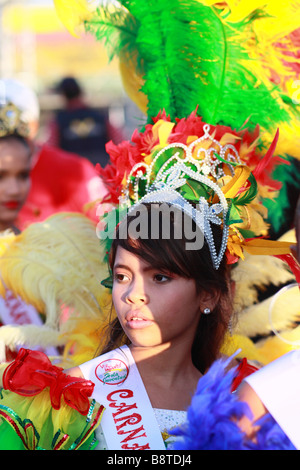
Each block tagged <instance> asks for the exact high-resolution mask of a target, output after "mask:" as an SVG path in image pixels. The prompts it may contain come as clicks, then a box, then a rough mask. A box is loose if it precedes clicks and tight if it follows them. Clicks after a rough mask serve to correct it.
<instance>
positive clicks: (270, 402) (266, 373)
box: [244, 350, 300, 450]
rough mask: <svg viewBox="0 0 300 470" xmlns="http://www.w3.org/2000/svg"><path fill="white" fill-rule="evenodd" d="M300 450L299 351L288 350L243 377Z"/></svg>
mask: <svg viewBox="0 0 300 470" xmlns="http://www.w3.org/2000/svg"><path fill="white" fill-rule="evenodd" d="M244 380H245V381H246V382H247V383H248V384H249V385H250V386H251V387H252V388H253V390H254V391H255V392H256V393H257V395H258V396H259V398H260V399H261V401H262V402H263V404H264V405H265V407H266V408H267V409H268V411H269V412H270V413H271V415H272V416H273V417H274V419H275V420H276V421H277V423H278V424H279V426H280V427H281V428H282V429H283V431H284V432H285V434H286V435H287V436H288V437H289V439H290V440H291V441H292V443H293V444H294V446H295V447H296V448H297V449H298V450H299V449H300V407H299V396H300V351H299V350H296V351H291V352H289V353H287V354H285V355H283V356H281V357H279V358H278V359H276V360H275V361H273V362H270V363H269V364H268V365H266V366H264V367H262V368H261V369H260V370H258V371H257V372H254V374H251V375H249V376H248V377H246V378H245V379H244Z"/></svg>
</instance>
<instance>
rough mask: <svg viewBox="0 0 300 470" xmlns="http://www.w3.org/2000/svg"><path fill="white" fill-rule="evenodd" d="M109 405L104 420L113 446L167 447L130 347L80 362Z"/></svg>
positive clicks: (100, 400)
mask: <svg viewBox="0 0 300 470" xmlns="http://www.w3.org/2000/svg"><path fill="white" fill-rule="evenodd" d="M80 369H81V371H82V373H83V375H84V377H85V378H86V379H88V380H91V381H92V382H94V384H95V388H94V392H93V398H95V400H97V402H98V403H100V404H101V405H103V406H104V407H105V411H104V413H103V418H102V421H101V426H102V430H103V433H104V436H105V439H106V443H107V446H108V449H109V450H141V449H143V450H144V449H154V450H165V449H166V448H165V445H164V441H163V438H162V435H161V432H160V430H159V427H158V423H157V421H156V418H155V416H154V412H153V408H152V405H151V403H150V400H149V397H148V395H147V392H146V389H145V387H144V384H143V382H142V378H141V376H140V374H139V371H138V368H137V366H136V364H135V361H134V359H133V357H132V354H131V352H130V349H129V348H128V347H127V346H122V347H121V348H120V349H115V350H113V351H111V352H108V353H106V354H103V355H102V356H99V357H97V358H96V359H92V360H91V361H88V362H86V363H85V364H82V365H81V366H80Z"/></svg>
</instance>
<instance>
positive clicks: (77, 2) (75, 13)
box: [54, 0, 94, 37]
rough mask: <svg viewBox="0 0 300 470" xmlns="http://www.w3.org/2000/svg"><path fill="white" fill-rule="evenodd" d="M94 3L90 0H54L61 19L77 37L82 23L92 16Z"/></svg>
mask: <svg viewBox="0 0 300 470" xmlns="http://www.w3.org/2000/svg"><path fill="white" fill-rule="evenodd" d="M93 3H94V2H92V1H89V0H54V6H55V8H56V12H57V15H58V17H59V19H60V20H61V22H62V23H63V24H64V25H65V27H66V28H67V29H68V31H69V32H70V33H71V34H72V35H73V36H75V37H78V36H79V31H80V29H81V25H82V23H83V22H84V21H85V20H88V19H89V18H90V17H91V11H92V4H93Z"/></svg>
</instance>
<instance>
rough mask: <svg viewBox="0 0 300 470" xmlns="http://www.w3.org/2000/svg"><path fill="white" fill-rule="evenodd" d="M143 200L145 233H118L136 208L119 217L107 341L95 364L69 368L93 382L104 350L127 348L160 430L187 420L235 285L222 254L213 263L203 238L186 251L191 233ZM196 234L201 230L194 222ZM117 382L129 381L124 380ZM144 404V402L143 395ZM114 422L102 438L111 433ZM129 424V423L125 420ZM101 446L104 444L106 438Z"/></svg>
mask: <svg viewBox="0 0 300 470" xmlns="http://www.w3.org/2000/svg"><path fill="white" fill-rule="evenodd" d="M145 207H146V217H145V218H144V219H143V222H142V223H143V224H144V227H147V230H146V231H145V233H144V238H134V236H130V235H128V237H126V238H121V237H120V236H119V235H120V233H121V232H122V231H123V232H124V228H123V225H125V224H126V229H127V231H128V233H129V234H130V232H133V229H132V227H133V225H134V224H135V222H136V220H137V219H138V217H139V215H138V216H136V215H135V216H131V215H129V216H128V218H127V219H126V220H125V221H122V222H121V226H119V229H118V231H117V234H116V238H115V239H114V240H113V243H112V248H111V253H110V267H111V271H112V276H113V288H112V300H113V304H114V308H115V311H116V314H117V316H116V318H114V319H113V321H112V322H111V323H110V325H109V328H108V340H107V343H106V344H105V346H104V347H103V349H102V351H101V355H100V358H97V359H95V360H93V361H92V364H93V365H92V366H91V365H90V364H87V365H82V366H80V368H76V369H75V370H74V369H72V370H69V371H68V374H70V375H77V376H81V377H84V378H86V379H89V380H91V381H93V382H96V383H98V382H99V364H100V363H101V362H102V361H103V360H104V359H103V356H102V354H105V353H107V352H109V351H114V350H115V349H116V348H118V347H120V346H122V345H124V344H125V345H128V349H127V348H126V350H125V356H124V357H126V354H130V356H131V357H132V358H133V361H134V362H135V364H136V366H137V369H138V372H139V375H140V377H141V384H143V387H144V388H145V390H146V392H147V395H148V397H149V401H150V404H151V406H149V412H151V413H152V407H153V408H154V414H155V416H156V419H157V420H158V422H159V426H160V429H161V431H163V432H165V433H166V432H167V430H168V429H170V425H171V424H172V423H173V425H176V424H177V425H178V424H179V423H180V422H184V420H185V419H186V413H185V411H186V409H187V407H188V405H189V403H190V400H191V397H192V396H193V394H194V392H195V390H196V386H197V383H198V381H199V379H200V377H201V376H202V374H203V373H205V371H206V370H207V369H208V367H209V366H210V365H211V364H212V362H213V361H214V360H215V359H217V358H218V357H220V347H221V345H222V343H223V340H224V335H225V333H226V331H227V329H228V324H229V321H230V318H231V316H232V292H231V284H230V273H229V268H228V266H227V264H226V261H225V260H223V262H222V263H221V266H220V268H219V269H218V270H215V269H214V268H213V266H212V263H211V261H210V253H209V248H208V245H207V243H205V244H204V246H203V248H202V249H200V250H187V249H186V244H187V243H188V241H189V242H190V240H188V239H187V238H186V237H185V234H184V233H183V236H182V238H175V235H176V216H175V217H174V213H172V212H166V213H164V212H163V211H161V208H160V207H159V205H157V204H148V205H146V206H145ZM160 214H162V217H161V218H160V219H159V215H160ZM180 215H181V214H179V217H180ZM168 216H169V219H170V220H169V223H170V228H171V230H170V237H167V238H164V237H163V233H162V232H163V230H162V228H163V227H162V226H163V223H166V217H168ZM153 220H155V221H157V220H158V221H159V222H158V225H159V227H157V226H156V227H155V228H156V229H158V231H159V237H158V238H155V239H153V238H151V231H152V230H153V224H154V222H153ZM182 232H183V231H182ZM193 234H194V237H195V238H197V237H199V238H200V237H201V233H200V230H199V228H198V230H197V226H196V225H195V224H194V227H193ZM219 235H220V234H219ZM121 359H122V356H121ZM90 373H91V374H92V375H91V376H90V375H89V374H90ZM129 375H130V371H129ZM118 386H119V384H118ZM122 386H124V387H125V388H126V389H127V388H128V387H129V385H127V383H126V379H125V380H124V382H122ZM141 386H142V385H141ZM107 388H108V389H109V386H108V385H106V386H105V387H104V390H103V391H99V397H100V396H101V398H102V395H103V393H104V394H105V392H106V390H107ZM109 391H110V390H109ZM101 394H102V395H101ZM99 397H98V396H97V401H98V400H99ZM100 401H101V402H103V398H102V400H101V399H100ZM147 401H148V400H147ZM141 406H142V409H143V407H144V406H145V404H144V403H143V401H142V402H141ZM109 411H110V410H109V409H108V410H107V412H109ZM140 411H141V410H140ZM105 412H106V411H105ZM105 412H104V413H105ZM121 416H122V414H120V418H121ZM111 424H112V427H113V423H111ZM112 427H111V426H109V428H108V430H107V431H106V432H107V434H105V437H106V436H107V435H108V436H109V437H111V433H112ZM171 427H172V426H171ZM126 429H127V430H130V426H129V425H128V426H127V428H126ZM149 431H150V430H149ZM157 432H158V430H157ZM121 436H123V435H121ZM159 438H160V436H159ZM144 440H145V439H144ZM102 442H103V440H102ZM137 443H138V441H137V442H134V444H137ZM147 444H148V445H150V444H149V442H147V443H145V442H143V441H142V443H141V444H139V445H141V446H145V445H147ZM161 444H162V447H164V446H163V443H162V442H161ZM102 445H103V446H105V447H106V443H105V444H102ZM121 447H122V444H121Z"/></svg>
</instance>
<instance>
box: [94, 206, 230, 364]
mask: <svg viewBox="0 0 300 470" xmlns="http://www.w3.org/2000/svg"><path fill="white" fill-rule="evenodd" d="M153 207H154V206H153V205H151V210H153ZM149 208H150V205H147V221H148V229H147V233H148V235H149V237H145V238H133V237H130V236H128V237H120V227H119V228H118V230H117V234H116V238H115V239H114V240H113V242H112V247H111V251H110V259H109V263H110V268H111V270H113V265H114V261H115V256H116V251H117V248H118V247H119V246H120V247H122V248H124V249H125V250H127V251H129V252H131V253H133V254H135V255H136V256H138V257H140V258H142V259H143V260H144V261H146V262H147V263H149V264H150V265H151V266H153V267H154V268H157V269H159V270H162V271H163V272H171V273H174V274H177V275H180V276H183V277H185V278H188V279H194V280H195V283H196V287H197V290H198V292H199V291H205V292H209V293H212V294H214V296H215V298H216V299H217V302H216V306H215V308H214V310H213V311H212V312H211V313H210V314H209V315H203V314H202V315H201V317H200V321H199V324H198V326H197V331H196V335H195V339H194V343H193V347H192V360H193V363H194V365H195V366H196V367H197V368H198V369H199V370H200V371H201V372H202V373H203V372H205V370H206V369H207V368H208V367H209V366H210V365H211V364H212V363H213V361H214V360H215V359H216V358H217V357H218V356H219V351H220V348H221V346H222V343H223V340H224V336H225V333H226V331H227V329H228V324H229V321H230V318H231V315H232V301H231V289H230V273H229V269H228V266H227V264H226V259H225V257H223V260H222V262H221V264H220V267H219V269H215V268H214V267H213V264H212V260H211V255H210V251H209V247H208V245H207V243H206V241H204V244H203V247H202V248H201V249H198V250H189V249H186V243H187V242H190V241H191V240H187V238H186V237H185V234H184V233H183V234H182V235H183V236H182V237H181V238H178V237H176V236H174V234H175V232H174V225H175V223H174V216H173V215H172V212H171V213H170V219H171V223H170V225H171V232H170V237H169V238H168V239H166V238H164V237H163V236H162V233H161V229H160V232H159V236H158V237H157V238H151V237H150V234H151V220H152V219H151V216H150V212H151V211H150V210H149ZM134 220H136V216H131V215H129V216H128V217H127V218H126V220H125V221H123V222H121V224H124V223H127V228H129V227H130V224H131V223H132V222H133V221H134ZM156 220H157V219H156ZM177 220H178V219H177ZM160 225H162V224H160ZM193 230H194V233H198V234H199V232H198V231H199V230H200V229H199V228H198V227H196V225H195V224H193ZM213 233H214V239H215V241H216V244H217V246H220V243H221V237H222V232H221V229H220V228H219V227H218V226H215V227H214V229H213ZM201 235H202V234H201ZM123 344H129V340H128V338H127V337H126V335H125V334H124V332H123V329H122V327H121V325H120V323H119V321H118V319H117V318H115V319H113V320H112V321H111V323H110V324H109V325H108V340H107V342H106V344H105V346H104V348H103V349H102V351H101V354H103V353H105V352H107V351H110V350H112V349H114V348H116V347H119V346H121V345H123Z"/></svg>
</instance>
